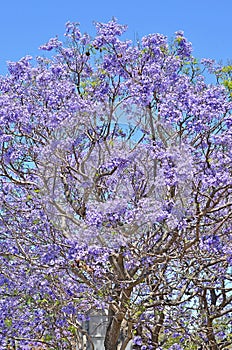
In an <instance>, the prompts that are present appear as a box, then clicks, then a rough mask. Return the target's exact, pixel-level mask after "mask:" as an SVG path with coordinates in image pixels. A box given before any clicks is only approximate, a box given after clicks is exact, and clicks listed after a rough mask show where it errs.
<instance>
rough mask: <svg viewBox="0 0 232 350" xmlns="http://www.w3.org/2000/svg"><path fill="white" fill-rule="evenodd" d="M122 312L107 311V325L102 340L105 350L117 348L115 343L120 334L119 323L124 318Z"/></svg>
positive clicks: (115, 349)
mask: <svg viewBox="0 0 232 350" xmlns="http://www.w3.org/2000/svg"><path fill="white" fill-rule="evenodd" d="M124 315H125V314H124V313H123V312H121V313H119V314H118V315H115V313H114V312H112V311H110V312H109V317H110V321H109V325H108V327H107V330H106V336H105V341H104V346H105V350H117V344H118V340H119V336H120V330H121V324H122V321H123V319H124Z"/></svg>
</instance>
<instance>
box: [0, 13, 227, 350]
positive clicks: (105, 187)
mask: <svg viewBox="0 0 232 350" xmlns="http://www.w3.org/2000/svg"><path fill="white" fill-rule="evenodd" d="M95 26H96V36H95V37H94V38H91V37H90V36H89V35H88V34H86V33H84V34H82V33H81V31H80V28H79V25H78V24H77V23H67V25H66V32H65V37H66V41H65V43H63V42H61V41H59V40H58V38H52V39H50V40H49V41H48V43H46V44H45V45H43V46H41V49H42V50H45V51H53V52H54V54H53V56H52V55H50V54H49V55H46V54H45V55H44V56H41V57H37V58H36V59H35V60H34V61H33V59H32V57H29V56H27V57H24V58H22V59H21V60H20V61H19V62H10V63H9V65H8V69H9V74H8V75H7V76H5V77H1V80H0V106H1V108H0V118H1V131H0V145H1V148H0V149H1V151H0V159H1V161H0V187H1V194H0V196H1V197H0V198H1V204H0V206H1V207H0V349H32V348H33V346H35V347H36V346H37V347H38V346H40V348H41V349H57V350H58V349H59V350H60V349H65V350H68V349H70V350H72V349H77V348H78V349H83V348H84V343H85V344H88V346H89V349H94V342H93V339H92V338H91V334H90V333H89V332H88V329H87V328H86V322H87V321H88V320H89V319H90V320H91V317H92V316H93V315H105V316H106V320H107V321H106V322H107V324H106V327H105V328H106V330H105V335H104V336H105V340H104V346H105V349H106V350H116V349H121V350H125V349H126V347H127V346H128V344H129V343H131V342H132V344H133V349H141V350H149V349H159V350H162V349H170V350H174V349H177V350H178V349H193V350H194V349H199V348H201V349H203V348H205V349H209V350H217V349H229V347H230V346H231V344H232V324H231V312H232V306H231V305H232V277H231V272H232V255H231V252H232V233H231V232H232V230H231V228H232V225H231V222H232V221H231V219H232V212H231V204H232V196H231V190H232V181H231V175H232V167H231V165H232V162H231V157H232V149H231V136H232V135H231V134H232V133H231V125H232V118H231V106H232V102H231V94H230V85H228V84H229V83H226V81H229V80H228V79H229V78H228V77H227V78H224V77H225V75H226V74H227V75H229V74H230V71H228V69H227V71H226V68H225V67H224V68H220V67H218V66H216V65H214V64H213V62H212V61H211V60H207V59H204V60H202V62H201V64H200V63H198V62H197V60H196V59H195V58H194V57H193V56H192V46H191V43H189V42H188V41H187V39H186V38H185V37H184V34H183V32H181V31H178V32H176V33H175V38H174V39H173V41H172V42H171V43H169V42H168V40H167V38H166V37H165V36H164V35H161V34H150V35H147V36H145V37H143V38H142V39H141V40H140V41H138V42H137V43H133V42H131V41H129V40H124V39H122V35H123V34H124V32H125V30H126V26H123V25H120V24H118V22H117V21H116V20H115V19H113V20H112V21H110V22H108V23H95ZM228 67H229V66H228ZM204 69H208V70H209V71H210V72H211V73H213V74H214V75H215V76H216V77H217V78H218V80H217V81H216V82H215V83H214V84H208V83H206V82H205V79H204ZM226 79H227V80H226ZM222 82H223V84H222Z"/></svg>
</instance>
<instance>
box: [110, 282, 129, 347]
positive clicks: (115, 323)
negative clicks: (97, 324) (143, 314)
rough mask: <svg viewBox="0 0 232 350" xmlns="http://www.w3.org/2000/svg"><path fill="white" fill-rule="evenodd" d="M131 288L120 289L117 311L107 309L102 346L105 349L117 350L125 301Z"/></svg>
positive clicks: (124, 313) (125, 309) (124, 312)
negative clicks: (106, 325)
mask: <svg viewBox="0 0 232 350" xmlns="http://www.w3.org/2000/svg"><path fill="white" fill-rule="evenodd" d="M131 292H132V288H130V289H127V290H124V291H122V293H121V300H120V304H121V305H120V306H119V311H117V312H115V311H113V310H111V309H110V310H109V325H108V327H107V329H106V335H105V341H104V346H105V350H117V345H118V342H119V337H120V332H121V326H122V322H123V320H124V317H125V315H126V312H127V308H126V306H125V305H126V303H127V302H128V300H129V298H130V295H131Z"/></svg>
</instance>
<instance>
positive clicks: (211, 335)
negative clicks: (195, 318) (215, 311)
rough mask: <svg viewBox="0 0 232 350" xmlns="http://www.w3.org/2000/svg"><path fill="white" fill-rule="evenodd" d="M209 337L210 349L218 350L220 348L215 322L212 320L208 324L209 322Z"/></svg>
mask: <svg viewBox="0 0 232 350" xmlns="http://www.w3.org/2000/svg"><path fill="white" fill-rule="evenodd" d="M207 337H208V341H209V349H210V350H218V349H219V348H218V345H217V341H216V339H215V335H214V332H213V322H212V320H211V319H210V318H209V319H208V322H207Z"/></svg>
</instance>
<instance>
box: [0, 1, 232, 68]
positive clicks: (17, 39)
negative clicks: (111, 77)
mask: <svg viewBox="0 0 232 350" xmlns="http://www.w3.org/2000/svg"><path fill="white" fill-rule="evenodd" d="M112 16H115V17H116V18H117V19H118V21H119V22H120V23H122V24H127V25H128V26H129V29H128V32H127V34H126V36H127V38H128V39H135V38H136V37H140V38H141V37H142V36H143V35H146V34H150V33H162V34H165V35H168V37H169V38H171V37H173V34H174V32H175V31H177V30H183V31H184V32H185V36H186V37H187V38H188V39H189V41H191V42H192V44H193V49H194V55H195V56H196V57H199V58H202V57H204V58H206V57H207V58H214V59H216V60H217V61H219V60H223V62H224V63H227V61H228V60H232V35H231V34H232V0H221V1H218V0H193V1H191V0H140V1H138V0H118V1H116V0H115V1H111V2H110V1H106V0H30V1H29V0H8V1H4V0H2V1H1V9H0V48H1V50H0V74H6V61H8V60H9V61H16V60H19V59H20V58H21V57H23V56H25V55H27V54H29V55H32V56H36V55H38V54H39V51H38V47H39V46H40V45H41V44H43V43H45V42H46V41H47V40H48V39H49V38H50V37H54V36H56V35H58V36H59V37H60V38H61V37H62V36H63V33H64V26H65V23H66V22H67V21H69V20H70V21H75V22H80V24H81V29H82V30H83V31H88V32H90V33H91V34H94V27H93V24H92V23H93V21H99V22H107V21H109V20H110V19H111V18H112Z"/></svg>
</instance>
